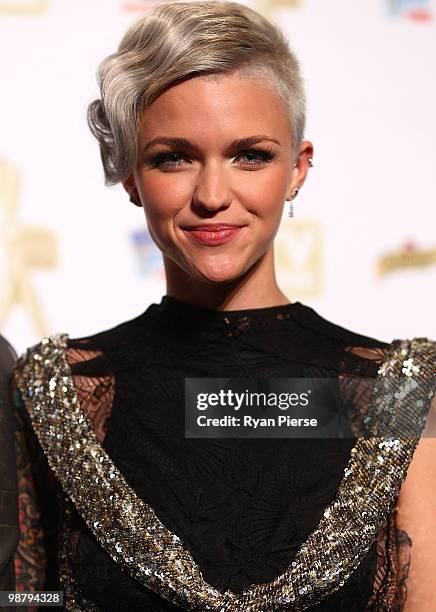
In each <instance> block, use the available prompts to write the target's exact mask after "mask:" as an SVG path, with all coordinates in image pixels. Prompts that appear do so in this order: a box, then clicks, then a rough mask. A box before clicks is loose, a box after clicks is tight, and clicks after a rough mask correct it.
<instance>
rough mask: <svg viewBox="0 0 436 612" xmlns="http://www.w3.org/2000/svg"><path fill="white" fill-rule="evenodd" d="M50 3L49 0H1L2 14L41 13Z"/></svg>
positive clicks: (0, 11) (0, 9)
mask: <svg viewBox="0 0 436 612" xmlns="http://www.w3.org/2000/svg"><path fill="white" fill-rule="evenodd" d="M48 4H49V0H0V14H1V13H9V14H12V15H41V14H42V13H45V11H46V10H47V8H48Z"/></svg>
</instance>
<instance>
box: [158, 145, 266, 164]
mask: <svg viewBox="0 0 436 612" xmlns="http://www.w3.org/2000/svg"><path fill="white" fill-rule="evenodd" d="M241 156H242V157H250V160H249V161H248V162H246V163H243V164H242V165H243V166H246V167H252V168H253V167H257V166H260V165H262V164H264V163H268V162H270V161H272V160H273V159H274V158H275V157H276V154H275V153H274V151H273V150H272V149H269V148H266V149H246V150H245V151H241V152H240V153H239V154H238V155H237V156H236V157H241ZM183 157H184V156H183V155H182V154H181V153H179V152H177V151H172V152H170V153H158V154H157V155H155V156H154V157H152V158H151V159H150V160H149V161H148V162H147V163H148V164H149V165H150V166H152V167H153V168H161V167H162V168H177V167H178V166H181V165H182V161H181V159H180V158H183ZM253 157H254V159H253Z"/></svg>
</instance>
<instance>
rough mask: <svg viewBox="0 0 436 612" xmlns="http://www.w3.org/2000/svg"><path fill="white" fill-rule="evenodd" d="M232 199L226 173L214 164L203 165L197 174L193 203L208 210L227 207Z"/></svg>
mask: <svg viewBox="0 0 436 612" xmlns="http://www.w3.org/2000/svg"><path fill="white" fill-rule="evenodd" d="M231 201H232V195H231V190H230V187H229V183H228V180H227V178H226V173H225V171H224V170H223V169H222V168H219V167H218V164H216V165H209V166H208V167H206V166H205V167H204V168H203V170H202V171H201V172H200V173H199V174H198V181H197V185H196V188H195V191H194V195H193V204H194V205H196V206H199V207H201V208H204V209H206V210H208V211H210V212H215V211H216V210H220V209H221V208H227V207H228V206H230V203H231Z"/></svg>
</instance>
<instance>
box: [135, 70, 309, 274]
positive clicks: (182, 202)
mask: <svg viewBox="0 0 436 612" xmlns="http://www.w3.org/2000/svg"><path fill="white" fill-rule="evenodd" d="M214 77H215V78H213V79H211V78H210V77H208V78H206V79H205V78H202V77H194V78H191V79H189V80H186V81H184V82H181V83H179V84H177V85H174V86H173V87H171V88H170V89H168V90H167V91H165V92H164V93H163V94H161V95H160V97H159V98H157V99H156V100H155V101H154V102H153V103H152V105H151V106H150V107H149V108H148V109H147V110H146V111H145V113H144V115H143V118H142V122H141V125H140V130H139V143H138V144H139V157H138V165H137V167H136V169H135V171H134V172H133V174H132V176H131V177H130V178H129V179H128V181H126V182H125V183H124V186H125V188H126V189H127V191H128V192H129V193H130V194H132V195H134V196H135V197H136V198H139V199H140V201H141V203H142V206H143V208H144V211H145V215H146V219H147V225H148V229H149V231H150V234H151V236H152V238H153V240H154V242H155V243H156V245H157V246H158V247H159V249H160V250H161V251H162V253H163V255H164V257H165V256H167V257H168V258H170V259H171V260H172V261H173V262H174V263H176V264H177V266H179V267H180V268H181V269H182V270H184V271H185V272H186V273H187V274H189V276H190V277H193V278H196V279H198V280H202V281H206V282H231V281H233V280H236V279H237V278H239V277H240V276H242V275H243V274H244V273H245V272H247V271H248V270H249V269H250V268H251V267H252V266H253V265H254V263H256V262H257V261H258V260H259V258H260V257H262V256H263V255H264V254H265V253H266V252H267V250H268V249H269V248H270V247H271V246H272V242H273V239H274V237H275V235H276V233H277V230H278V227H279V224H280V221H281V217H282V210H283V206H284V201H285V199H286V198H289V197H290V195H291V194H292V191H293V189H294V188H296V187H300V186H301V185H302V183H303V182H304V179H305V176H306V172H307V167H308V161H307V158H308V157H310V155H311V154H312V149H311V146H310V143H307V142H305V143H303V144H302V146H301V147H300V151H302V155H301V156H300V158H299V162H298V163H297V167H296V168H294V167H293V150H292V135H291V132H290V130H289V127H288V116H287V113H286V110H285V107H284V105H283V103H282V101H281V99H280V98H279V97H278V95H277V94H276V93H275V92H273V91H271V90H270V89H269V88H268V87H267V86H266V85H265V84H263V82H262V81H261V80H258V79H255V78H247V77H245V78H241V77H240V76H239V75H238V74H237V73H236V74H235V73H234V74H233V75H225V76H223V75H220V77H219V78H216V75H214ZM160 139H162V140H161V141H160V142H159V140H160ZM175 139H177V141H175ZM242 139H248V140H246V141H245V142H242ZM163 140H164V141H163ZM172 141H173V142H172ZM218 223H220V224H231V225H237V226H238V228H239V229H237V230H235V231H234V232H233V233H229V232H228V231H227V232H224V233H217V232H215V233H212V232H209V231H201V232H200V231H192V227H195V226H198V225H204V224H218ZM188 228H189V229H188Z"/></svg>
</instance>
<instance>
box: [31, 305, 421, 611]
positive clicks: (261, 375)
mask: <svg viewBox="0 0 436 612" xmlns="http://www.w3.org/2000/svg"><path fill="white" fill-rule="evenodd" d="M67 344H68V349H67V352H68V360H69V363H70V366H71V372H72V375H73V378H74V384H75V387H76V389H77V392H78V396H79V398H80V402H81V406H82V408H83V409H84V410H85V411H86V413H87V415H88V417H89V418H90V421H91V422H92V424H93V428H94V430H95V432H96V434H97V436H98V439H99V440H100V442H101V443H102V445H103V448H104V449H105V450H106V451H107V453H108V454H109V456H110V458H111V459H112V461H113V462H114V464H115V465H116V466H117V467H118V469H119V470H120V471H121V473H122V474H123V475H124V477H125V478H126V480H127V482H128V483H129V485H130V486H131V487H132V488H133V489H134V491H135V492H136V494H137V495H138V496H139V497H140V498H141V499H142V500H144V501H145V502H146V503H147V504H149V505H150V506H151V507H152V508H153V509H154V511H155V513H156V515H157V516H158V518H159V519H160V520H161V521H162V523H164V524H165V525H166V526H167V527H168V528H169V529H170V530H171V531H172V532H174V533H175V534H177V535H178V536H179V537H180V538H181V539H182V541H183V543H184V545H185V547H187V548H188V549H189V550H190V552H191V553H192V555H193V557H194V559H195V561H196V562H197V564H198V565H199V567H200V568H201V572H202V574H203V577H204V578H205V580H206V581H207V582H208V583H209V584H211V585H212V586H214V587H216V588H218V589H220V590H222V591H224V590H226V589H230V590H232V591H234V592H238V591H242V590H243V589H244V588H246V587H248V586H250V585H252V584H260V583H264V582H268V581H271V580H273V579H274V578H275V577H276V576H278V575H279V574H280V573H281V572H283V571H284V570H285V568H286V567H288V566H289V564H290V562H291V561H292V559H293V557H294V555H295V554H296V553H297V551H298V549H299V548H300V546H301V545H302V543H303V542H304V541H305V540H306V538H307V537H308V536H309V535H310V533H311V532H312V531H313V530H314V529H315V527H316V526H317V525H318V523H319V521H320V519H321V517H322V514H323V511H324V509H325V508H326V506H327V505H328V504H329V503H330V502H332V500H333V499H334V498H335V495H336V493H337V491H338V486H339V484H340V482H341V480H342V478H343V475H344V469H345V468H346V466H347V463H348V461H349V459H350V452H351V450H352V448H353V446H354V444H355V443H356V439H355V437H354V435H355V434H356V433H357V432H358V430H359V426H360V423H361V419H362V418H363V416H364V415H363V414H362V411H361V406H363V405H364V403H365V402H364V401H363V399H362V398H364V397H365V389H363V388H362V386H360V387H359V385H358V384H357V383H356V381H359V380H360V381H362V380H367V379H371V378H374V377H375V376H376V373H377V369H378V367H379V365H380V363H381V362H382V359H383V355H384V350H385V349H386V348H387V347H388V343H386V342H382V341H379V340H376V339H374V338H369V337H367V336H363V335H360V334H357V333H354V332H352V331H350V330H347V329H344V328H343V327H340V326H338V325H336V324H334V323H332V322H330V321H328V320H326V319H324V318H323V317H322V316H321V315H319V314H318V313H317V312H316V311H315V310H313V309H312V308H310V307H309V306H307V305H304V304H302V303H300V302H294V303H291V304H286V305H282V306H273V307H266V308H256V309H247V310H238V311H226V312H224V311H213V310H209V309H205V308H200V307H198V306H194V305H192V304H189V303H187V302H184V301H182V300H179V299H176V298H174V297H170V296H168V295H165V296H164V297H163V298H162V300H161V302H160V303H159V304H151V305H150V306H149V307H148V308H147V310H146V311H145V312H144V313H143V314H141V315H140V316H139V317H137V318H135V319H133V320H131V321H128V322H125V323H123V324H121V325H119V326H117V327H115V328H113V329H111V330H109V331H105V332H102V333H99V334H96V335H94V336H91V337H87V338H80V339H76V340H73V339H68V343H67ZM185 377H197V378H202V377H223V378H225V377H232V378H234V377H239V378H244V377H248V378H257V379H268V378H286V377H304V378H308V377H309V378H310V377H314V378H336V377H337V378H338V380H339V379H341V380H342V381H344V380H345V379H347V380H348V384H347V385H343V388H342V394H341V395H340V397H339V400H338V402H337V405H336V406H335V407H334V409H335V410H337V411H338V413H342V414H346V415H347V419H348V421H347V422H348V423H349V435H348V436H346V437H342V438H333V437H332V438H326V439H322V438H296V437H294V438H280V439H278V438H249V439H244V438H237V439H229V438H219V439H218V438H208V439H193V438H185V433H184V427H185V421H184V380H185ZM69 533H70V535H69V545H68V546H69V548H68V550H69V557H70V563H71V568H72V572H73V573H72V575H73V578H74V580H75V582H76V588H77V589H78V592H79V593H80V594H81V596H83V598H84V601H87V602H92V604H93V606H95V608H85V606H84V607H83V609H96V610H107V611H120V612H121V611H124V610H132V611H133V610H138V611H139V610H150V611H154V612H158V611H159V612H163V611H169V610H178V609H181V608H180V607H178V606H176V605H175V604H173V603H170V602H168V601H166V600H165V599H164V598H163V597H160V596H159V595H158V594H157V593H154V592H153V591H152V590H150V589H148V588H146V587H145V586H143V585H142V584H140V583H139V582H138V581H137V580H135V578H133V577H132V576H130V575H129V574H128V573H127V572H126V571H125V570H124V569H123V568H122V567H120V565H119V564H117V563H116V562H115V561H114V560H113V559H112V558H111V556H110V555H109V554H108V552H106V551H105V550H104V549H103V547H102V546H101V545H100V543H99V542H98V541H97V539H96V538H95V537H94V535H93V533H92V532H91V530H90V529H89V528H88V527H87V525H86V524H85V522H84V520H83V519H82V517H81V516H80V514H79V513H78V512H73V516H72V524H71V527H70V532H69ZM58 535H59V534H58ZM409 545H410V540H409V539H408V537H407V534H405V533H404V532H401V531H399V530H398V529H397V528H396V525H395V509H394V510H393V512H392V513H390V514H389V515H388V516H387V520H386V524H385V526H384V528H383V529H382V530H381V531H380V532H379V533H378V535H377V537H376V538H375V539H374V541H373V544H372V545H371V547H370V548H369V550H368V553H367V554H366V556H365V557H364V559H363V560H362V561H361V562H360V564H359V566H358V567H357V569H356V570H355V571H354V572H353V573H352V574H351V576H350V577H349V579H348V580H347V581H346V582H345V584H344V585H343V586H341V587H340V588H339V589H337V590H336V591H335V592H334V593H332V594H331V595H329V596H328V597H326V598H324V599H323V601H321V602H319V603H318V604H317V605H315V606H313V607H311V608H310V609H311V610H317V611H327V610H328V611H335V612H340V611H343V612H345V611H346V612H351V611H356V612H357V611H363V610H400V609H401V602H402V601H403V600H404V597H405V589H404V587H403V586H402V579H403V578H404V577H405V576H406V575H407V560H408V558H407V555H408V548H409ZM54 557H55V554H53V559H54ZM23 571H24V570H23ZM50 586H51V587H52V588H53V587H54V586H55V585H54V584H51V585H50ZM289 609H292V608H289ZM268 612H269V611H268Z"/></svg>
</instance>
